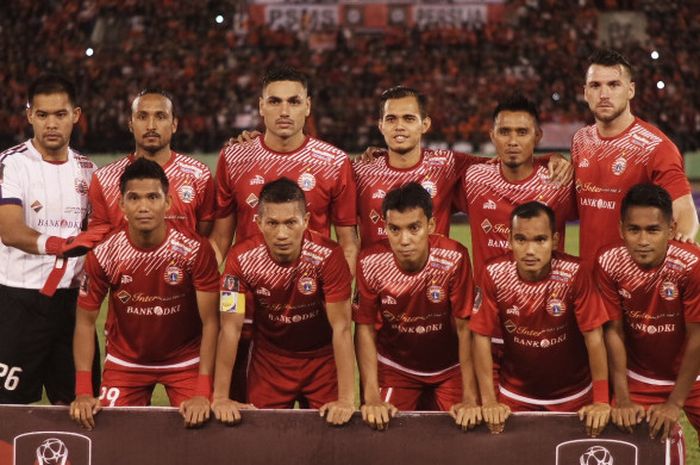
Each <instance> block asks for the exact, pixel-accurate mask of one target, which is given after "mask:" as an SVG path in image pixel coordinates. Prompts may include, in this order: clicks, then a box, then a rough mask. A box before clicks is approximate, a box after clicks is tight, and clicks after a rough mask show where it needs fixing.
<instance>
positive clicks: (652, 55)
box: [651, 50, 661, 60]
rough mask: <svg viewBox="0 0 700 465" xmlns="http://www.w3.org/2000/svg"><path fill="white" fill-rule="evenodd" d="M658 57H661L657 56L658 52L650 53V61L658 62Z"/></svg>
mask: <svg viewBox="0 0 700 465" xmlns="http://www.w3.org/2000/svg"><path fill="white" fill-rule="evenodd" d="M660 56H661V55H659V52H657V51H656V50H652V52H651V59H652V60H658V59H659V57H660Z"/></svg>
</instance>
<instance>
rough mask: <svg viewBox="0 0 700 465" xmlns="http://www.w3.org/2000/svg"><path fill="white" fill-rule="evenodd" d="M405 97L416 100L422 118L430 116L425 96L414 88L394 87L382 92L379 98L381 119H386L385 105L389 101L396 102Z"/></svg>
mask: <svg viewBox="0 0 700 465" xmlns="http://www.w3.org/2000/svg"><path fill="white" fill-rule="evenodd" d="M405 97H413V98H415V99H416V102H418V111H420V117H421V118H425V117H426V116H428V99H427V98H426V96H425V95H423V94H422V93H420V92H419V91H418V90H416V89H414V88H412V87H407V86H394V87H392V88H390V89H387V90H385V91H384V92H382V95H381V96H380V97H379V118H380V119H381V118H383V117H384V104H385V103H386V101H387V100H396V99H400V98H405Z"/></svg>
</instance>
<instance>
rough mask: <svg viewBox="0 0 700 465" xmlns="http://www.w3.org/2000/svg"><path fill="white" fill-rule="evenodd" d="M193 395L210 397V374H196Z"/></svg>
mask: <svg viewBox="0 0 700 465" xmlns="http://www.w3.org/2000/svg"><path fill="white" fill-rule="evenodd" d="M194 395H195V396H202V397H206V398H207V399H209V398H210V397H211V376H209V375H202V374H200V375H199V376H197V387H195V389H194Z"/></svg>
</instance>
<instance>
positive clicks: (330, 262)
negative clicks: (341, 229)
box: [321, 246, 352, 303]
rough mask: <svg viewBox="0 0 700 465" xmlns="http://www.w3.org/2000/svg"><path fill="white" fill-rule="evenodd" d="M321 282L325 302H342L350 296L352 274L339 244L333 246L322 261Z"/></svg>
mask: <svg viewBox="0 0 700 465" xmlns="http://www.w3.org/2000/svg"><path fill="white" fill-rule="evenodd" d="M321 283H322V286H323V295H324V296H325V300H326V302H328V303H334V302H342V301H344V300H347V299H349V298H350V292H351V287H352V274H350V268H349V267H348V262H347V261H346V260H345V255H343V249H341V248H340V246H336V247H334V248H333V251H332V252H331V254H330V255H329V256H328V258H326V259H325V260H324V261H323V264H322V265H321Z"/></svg>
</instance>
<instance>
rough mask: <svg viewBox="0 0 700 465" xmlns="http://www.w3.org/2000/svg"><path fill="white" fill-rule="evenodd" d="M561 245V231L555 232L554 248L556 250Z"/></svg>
mask: <svg viewBox="0 0 700 465" xmlns="http://www.w3.org/2000/svg"><path fill="white" fill-rule="evenodd" d="M557 247H559V233H558V232H555V233H554V234H552V250H556V249H557Z"/></svg>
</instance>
